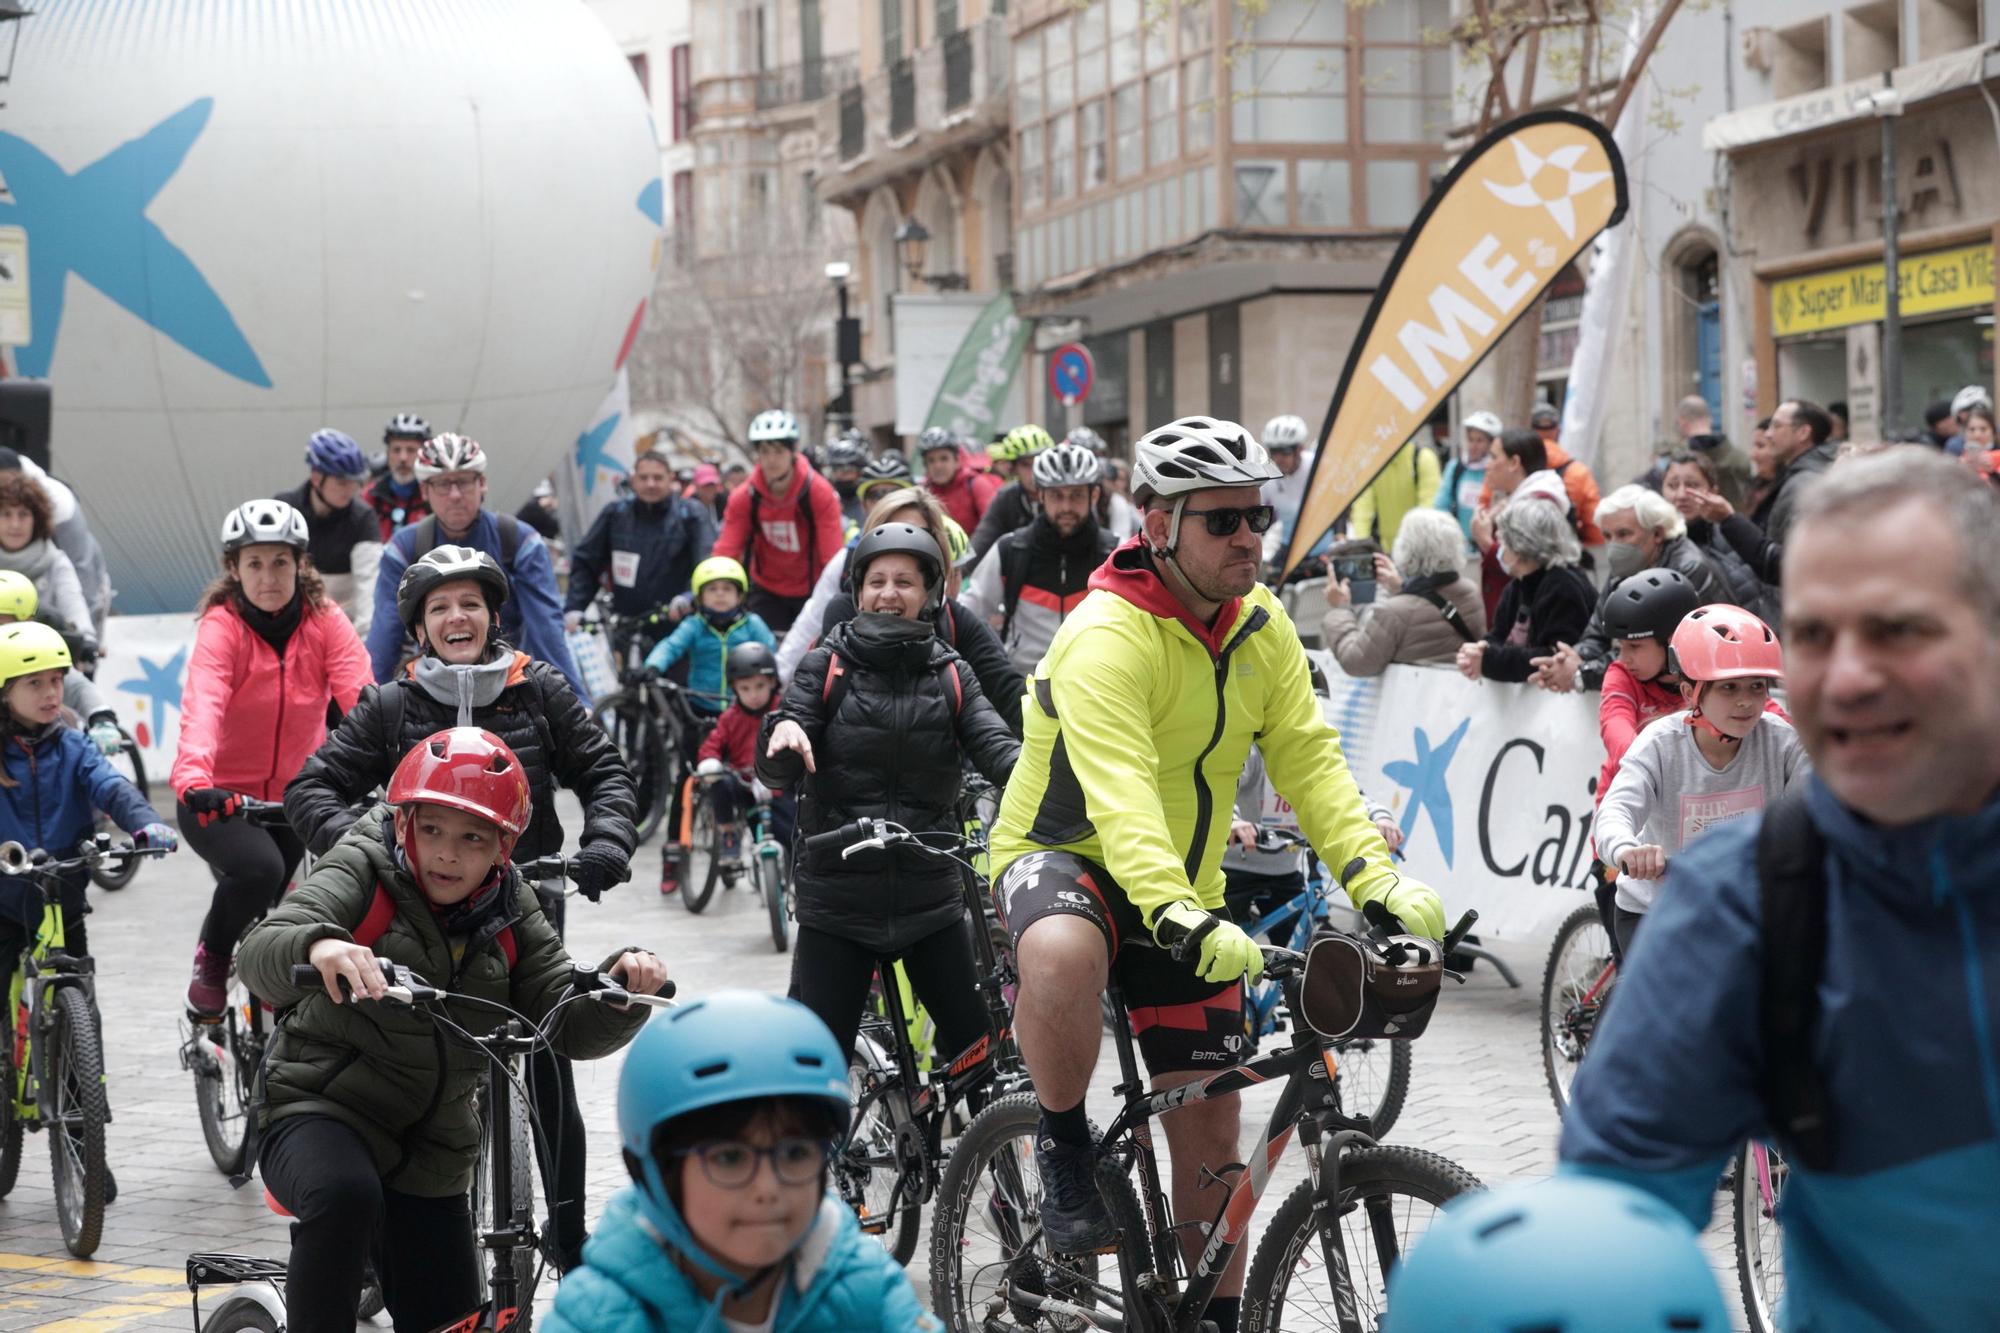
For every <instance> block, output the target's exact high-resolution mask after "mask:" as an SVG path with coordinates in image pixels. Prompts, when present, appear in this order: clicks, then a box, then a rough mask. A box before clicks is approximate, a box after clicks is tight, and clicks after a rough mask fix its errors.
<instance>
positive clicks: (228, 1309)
mask: <svg viewBox="0 0 2000 1333" xmlns="http://www.w3.org/2000/svg"><path fill="white" fill-rule="evenodd" d="M284 1329H285V1326H284V1324H283V1323H282V1322H281V1321H279V1320H278V1319H277V1317H276V1316H274V1315H273V1314H272V1313H271V1312H270V1311H269V1310H266V1309H265V1308H264V1306H263V1304H262V1303H261V1302H259V1301H256V1300H254V1299H252V1298H251V1297H248V1296H231V1297H229V1298H228V1299H226V1300H225V1301H223V1303H222V1304H221V1305H219V1306H217V1307H216V1309H215V1313H214V1314H212V1315H210V1316H209V1317H208V1318H207V1319H205V1320H203V1321H202V1325H201V1333H284Z"/></svg>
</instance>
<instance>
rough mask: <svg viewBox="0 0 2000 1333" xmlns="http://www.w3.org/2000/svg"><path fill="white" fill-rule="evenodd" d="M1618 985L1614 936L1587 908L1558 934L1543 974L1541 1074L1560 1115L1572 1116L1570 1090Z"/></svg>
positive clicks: (1572, 916)
mask: <svg viewBox="0 0 2000 1333" xmlns="http://www.w3.org/2000/svg"><path fill="white" fill-rule="evenodd" d="M1617 980H1618V978H1617V975H1616V973H1615V972H1614V971H1613V969H1612V965H1611V936H1610V934H1609V933H1608V931H1607V929H1606V927H1605V924H1604V922H1603V920H1602V919H1600V918H1599V916H1598V914H1597V905H1596V904H1595V903H1585V904H1584V905H1583V906H1581V907H1579V908H1577V909H1576V910H1575V911H1574V912H1571V913H1570V914H1569V918H1568V919H1567V920H1566V921H1564V922H1563V923H1562V925H1561V926H1560V927H1558V928H1557V930H1556V940H1555V943H1554V944H1552V945H1550V946H1549V962H1548V967H1547V968H1546V969H1544V971H1543V973H1542V1073H1543V1074H1544V1075H1545V1076H1546V1077H1547V1078H1548V1081H1549V1095H1550V1096H1552V1097H1554V1098H1555V1099H1556V1113H1557V1114H1558V1115H1560V1114H1562V1113H1563V1112H1566V1111H1568V1110H1569V1089H1570V1084H1571V1083H1572V1082H1573V1081H1574V1080H1575V1078H1576V1071H1577V1066H1579V1065H1581V1064H1582V1063H1583V1056H1584V1052H1585V1051H1587V1050H1589V1049H1590V1038H1591V1034H1592V1033H1594V1032H1595V1031H1596V1030H1597V1019H1598V1016H1599V1015H1600V1014H1602V1013H1603V1012H1604V1006H1605V1005H1606V1004H1607V1003H1609V1002H1610V999H1611V991H1612V988H1613V987H1614V986H1615V985H1616V984H1617Z"/></svg>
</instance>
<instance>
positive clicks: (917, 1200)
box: [806, 820, 1027, 1264]
mask: <svg viewBox="0 0 2000 1333" xmlns="http://www.w3.org/2000/svg"><path fill="white" fill-rule="evenodd" d="M806 847H807V849H808V850H811V851H821V850H827V849H831V848H834V847H839V848H840V849H841V855H842V857H843V858H844V857H848V856H852V855H853V854H854V853H856V852H859V851H863V850H867V849H870V848H876V849H879V848H884V847H913V848H916V849H918V850H920V851H923V852H925V853H927V854H929V855H932V856H941V857H944V858H945V859H947V860H950V861H953V862H955V863H956V864H958V865H960V866H961V867H965V868H968V869H969V868H970V865H971V863H970V861H968V859H967V856H966V853H967V852H968V850H977V851H983V850H984V847H983V846H981V845H979V844H976V843H971V842H969V841H968V840H967V839H965V838H962V837H960V836H958V835H957V834H953V833H939V834H919V833H913V832H911V831H910V830H909V829H907V828H905V827H903V826H902V825H900V824H896V823H892V822H890V821H888V820H859V821H857V822H855V823H852V824H848V825H845V826H843V827H841V828H837V829H830V830H828V831H827V832H825V833H820V834H815V835H814V836H813V837H810V838H808V839H806ZM963 882H964V883H965V884H966V885H967V889H966V895H967V907H968V909H969V914H968V920H969V921H971V922H984V921H985V919H986V918H985V914H984V911H983V910H982V905H981V903H980V902H979V901H978V900H977V896H976V894H975V891H974V890H973V888H972V887H971V886H972V885H974V884H976V883H983V881H982V880H979V879H978V877H977V876H976V875H974V876H971V877H968V878H966V879H964V880H963ZM971 934H972V940H973V956H974V958H975V959H976V960H977V963H978V969H979V976H978V981H977V984H978V986H979V991H980V995H981V997H982V998H983V999H984V1000H985V1003H986V1013H987V1028H988V1032H987V1035H985V1036H983V1037H981V1038H979V1040H977V1041H975V1042H974V1043H973V1044H972V1045H971V1046H969V1047H967V1048H966V1049H965V1050H963V1051H961V1052H958V1053H957V1054H956V1055H955V1056H953V1057H952V1058H951V1059H950V1060H945V1061H938V1062H934V1063H933V1065H932V1067H931V1068H930V1069H929V1070H928V1071H927V1072H926V1071H924V1070H921V1069H920V1068H919V1067H918V1066H919V1061H918V1056H917V1051H916V1048H915V1046H914V1045H913V1044H912V1042H911V1038H910V1024H909V1013H908V1011H907V1010H906V1009H905V1008H904V1006H903V1000H902V996H901V988H900V987H899V986H896V985H894V984H885V985H883V986H882V987H881V995H882V1002H883V1005H884V1008H885V1012H884V1013H882V1014H873V1013H870V1014H864V1015H863V1017H862V1021H861V1033H860V1036H859V1037H858V1038H857V1040H856V1042H855V1050H854V1056H853V1059H852V1060H850V1062H849V1064H848V1079H849V1081H850V1082H851V1083H852V1084H853V1087H854V1104H855V1112H854V1121H853V1128H852V1129H851V1130H850V1131H849V1133H848V1136H847V1141H846V1142H845V1143H843V1144H842V1145H841V1147H840V1151H839V1153H838V1154H837V1155H836V1156H835V1157H834V1159H833V1180H834V1187H835V1189H837V1190H838V1191H839V1193H840V1197H841V1198H842V1200H843V1201H845V1202H846V1203H847V1205H848V1206H849V1207H850V1208H852V1209H853V1210H854V1213H855V1215H856V1216H857V1217H859V1218H860V1219H861V1229H862V1231H864V1232H866V1233H867V1234H869V1235H873V1236H880V1237H882V1243H883V1244H884V1245H886V1246H888V1248H889V1252H890V1253H891V1254H893V1255H894V1256H895V1257H896V1262H897V1263H899V1264H907V1263H908V1262H909V1261H910V1260H911V1258H913V1257H914V1256H915V1254H916V1252H917V1229H918V1226H919V1224H920V1222H921V1219H922V1214H923V1209H924V1205H925V1204H927V1203H929V1202H930V1200H931V1199H932V1197H933V1196H934V1195H935V1194H936V1193H937V1190H938V1185H939V1182H940V1180H941V1179H942V1177H941V1175H940V1172H941V1170H942V1169H943V1165H944V1162H945V1151H944V1139H945V1137H946V1134H947V1132H948V1130H949V1128H950V1126H951V1124H952V1120H953V1113H954V1111H955V1110H956V1108H957V1107H959V1106H960V1105H961V1104H968V1103H969V1102H970V1101H971V1100H973V1099H982V1100H983V1099H984V1098H985V1097H987V1096H989V1095H1001V1094H1004V1093H1007V1092H1011V1091H1013V1090H1014V1089H1015V1088H1018V1087H1022V1086H1025V1084H1026V1081H1027V1080H1026V1074H1025V1071H1023V1069H1022V1068H1021V1063H1020V1052H1019V1049H1018V1048H1017V1047H1016V1046H1015V1045H1014V1037H1013V1015H1012V1014H1011V1012H1010V1011H1009V1009H1008V1004H1007V996H1008V994H1010V993H1011V989H1012V987H1013V984H1014V974H1013V960H1012V958H1011V956H1009V955H1004V954H1000V953H997V952H996V951H995V949H994V947H993V939H992V936H991V935H990V934H989V932H987V931H986V930H984V929H973V930H972V931H971ZM883 971H884V972H886V971H887V969H886V968H885V969H883ZM884 980H885V982H886V981H887V978H886V977H885V978H884ZM989 1083H991V1084H993V1085H994V1086H993V1087H992V1088H991V1089H989V1088H988V1087H987V1085H988V1084H989Z"/></svg>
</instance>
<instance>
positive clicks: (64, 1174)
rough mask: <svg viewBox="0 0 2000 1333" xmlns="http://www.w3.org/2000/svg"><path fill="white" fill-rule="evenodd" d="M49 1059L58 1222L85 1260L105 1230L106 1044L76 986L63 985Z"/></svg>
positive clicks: (67, 1240)
mask: <svg viewBox="0 0 2000 1333" xmlns="http://www.w3.org/2000/svg"><path fill="white" fill-rule="evenodd" d="M52 998H53V999H54V1002H55V1003H54V1013H53V1021H52V1022H51V1023H50V1025H49V1046H48V1050H47V1052H46V1054H45V1055H44V1057H43V1059H44V1061H45V1062H46V1063H45V1067H46V1069H47V1077H48V1080H49V1086H50V1087H51V1088H52V1089H54V1100H55V1114H54V1115H53V1116H51V1117H50V1120H49V1125H48V1130H49V1164H50V1166H51V1168H52V1169H53V1173H54V1176H55V1196H56V1221H57V1222H58V1223H59V1224H60V1225H61V1226H62V1234H63V1245H64V1246H65V1247H66V1248H67V1249H68V1250H69V1252H70V1253H71V1254H73V1255H75V1256H76V1257H77V1258H79V1259H88V1258H89V1257H90V1256H91V1255H92V1254H95V1253H96V1252H97V1244H98V1241H99V1240H100V1239H102V1237H103V1234H104V1182H105V1176H106V1174H107V1171H106V1167H105V1162H104V1123H105V1121H106V1120H108V1119H110V1116H111V1107H110V1103H109V1101H108V1100H107V1099H106V1097H105V1094H104V1048H103V1045H102V1043H101V1042H100V1041H99V1039H98V1035H97V1021H96V1015H95V1014H93V1013H92V1012H91V1004H90V999H89V997H88V996H87V995H85V994H84V992H83V990H82V988H80V987H78V986H75V985H66V986H60V987H57V988H56V990H55V993H54V995H53V997H52Z"/></svg>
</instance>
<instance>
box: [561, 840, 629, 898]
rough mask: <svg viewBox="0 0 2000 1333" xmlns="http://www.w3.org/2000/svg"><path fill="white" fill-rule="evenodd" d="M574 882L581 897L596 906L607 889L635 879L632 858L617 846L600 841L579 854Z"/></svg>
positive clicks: (575, 865) (572, 872) (577, 855)
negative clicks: (595, 903)
mask: <svg viewBox="0 0 2000 1333" xmlns="http://www.w3.org/2000/svg"><path fill="white" fill-rule="evenodd" d="M570 878H571V879H573V880H575V881H576V891H577V892H578V893H580V894H582V895H583V896H584V897H586V898H588V899H590V901H592V902H596V901H597V900H598V899H599V898H601V897H602V896H603V895H604V891H605V890H606V889H608V888H610V887H611V886H612V885H614V884H623V883H624V882H625V881H626V880H628V879H630V878H632V858H631V857H630V856H629V855H627V854H626V852H625V851H624V850H623V849H621V848H620V847H619V846H618V844H617V843H615V842H611V841H609V840H608V839H599V840H598V841H596V842H593V843H589V844H587V845H586V846H585V847H584V848H583V849H582V850H581V851H579V852H578V853H577V854H576V858H575V863H574V865H572V867H571V869H570Z"/></svg>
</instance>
